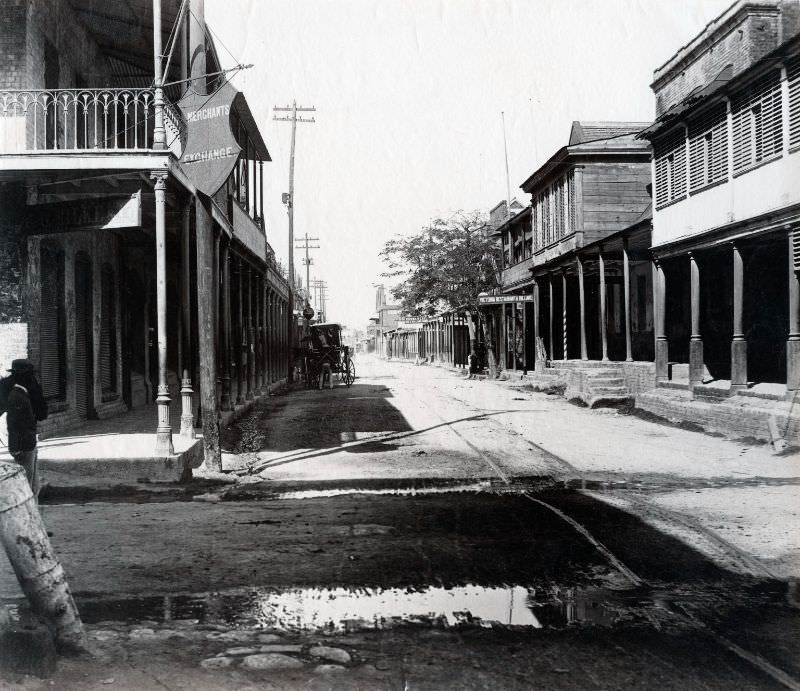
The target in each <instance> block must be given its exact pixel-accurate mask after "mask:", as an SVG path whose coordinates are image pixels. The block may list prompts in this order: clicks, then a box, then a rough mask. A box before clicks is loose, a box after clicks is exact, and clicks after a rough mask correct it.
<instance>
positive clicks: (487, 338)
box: [478, 312, 497, 379]
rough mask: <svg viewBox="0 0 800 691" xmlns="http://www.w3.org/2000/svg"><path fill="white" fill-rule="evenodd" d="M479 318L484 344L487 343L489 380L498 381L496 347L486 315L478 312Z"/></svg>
mask: <svg viewBox="0 0 800 691" xmlns="http://www.w3.org/2000/svg"><path fill="white" fill-rule="evenodd" d="M478 318H479V319H480V322H481V329H482V330H483V342H484V343H486V364H487V366H488V368H489V379H497V361H496V360H495V358H494V345H493V344H492V338H491V334H490V333H489V331H488V325H487V320H486V315H484V314H482V313H481V312H478Z"/></svg>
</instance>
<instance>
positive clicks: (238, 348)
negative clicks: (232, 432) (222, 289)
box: [233, 257, 247, 405]
mask: <svg viewBox="0 0 800 691" xmlns="http://www.w3.org/2000/svg"><path fill="white" fill-rule="evenodd" d="M236 269H237V271H238V285H239V293H238V300H237V301H236V302H237V303H238V304H237V305H236V307H237V310H236V312H237V318H236V332H235V335H234V341H233V347H234V350H235V352H236V405H244V401H245V387H246V386H247V383H246V379H245V374H246V372H245V370H246V369H247V354H246V353H245V350H244V340H245V333H244V329H245V326H244V304H243V303H244V266H243V262H242V258H241V257H236Z"/></svg>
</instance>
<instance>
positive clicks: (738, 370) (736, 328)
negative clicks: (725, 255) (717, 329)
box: [731, 244, 747, 391]
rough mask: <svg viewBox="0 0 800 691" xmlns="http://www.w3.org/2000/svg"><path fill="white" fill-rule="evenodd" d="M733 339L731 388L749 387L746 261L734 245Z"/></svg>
mask: <svg viewBox="0 0 800 691" xmlns="http://www.w3.org/2000/svg"><path fill="white" fill-rule="evenodd" d="M732 249H733V340H732V341H731V390H733V391H736V390H739V389H744V388H747V340H746V339H745V337H744V327H743V322H742V305H743V302H744V262H743V261H742V251H741V248H740V247H738V246H737V245H735V244H734V245H733V248H732Z"/></svg>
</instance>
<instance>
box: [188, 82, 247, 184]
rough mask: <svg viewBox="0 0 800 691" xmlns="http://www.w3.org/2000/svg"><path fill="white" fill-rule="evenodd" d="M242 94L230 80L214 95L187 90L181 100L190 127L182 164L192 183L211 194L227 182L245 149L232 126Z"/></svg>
mask: <svg viewBox="0 0 800 691" xmlns="http://www.w3.org/2000/svg"><path fill="white" fill-rule="evenodd" d="M238 94H239V92H238V91H237V90H236V89H235V88H234V87H233V86H231V85H230V84H228V83H227V82H226V83H225V84H223V85H222V86H221V87H220V88H219V89H217V91H215V92H214V93H213V94H211V95H210V96H209V95H207V94H195V93H187V94H186V95H185V96H184V97H183V98H182V99H181V100H180V101H179V103H178V105H179V107H180V109H181V111H182V112H183V116H184V118H185V120H186V127H187V133H186V146H185V147H184V150H183V155H182V156H181V158H180V162H181V167H182V168H183V170H184V172H185V173H186V175H187V177H188V178H189V180H190V181H191V182H192V184H193V185H194V186H195V187H196V188H197V189H198V190H200V191H201V192H203V193H204V194H207V195H208V196H209V197H211V196H213V195H214V194H216V193H217V192H218V191H219V189H220V187H222V185H224V184H225V181H226V180H227V179H228V176H229V175H230V174H231V172H232V171H233V168H234V166H235V165H236V161H237V160H238V158H239V153H240V152H241V150H242V148H241V147H240V146H239V144H238V142H237V141H236V135H235V134H234V131H233V127H232V126H231V111H232V110H233V101H234V99H235V98H236V96H237V95H238Z"/></svg>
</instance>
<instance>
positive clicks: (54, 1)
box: [25, 0, 111, 89]
mask: <svg viewBox="0 0 800 691" xmlns="http://www.w3.org/2000/svg"><path fill="white" fill-rule="evenodd" d="M27 4H28V16H27V22H28V32H27V43H26V52H27V57H28V63H27V79H28V83H27V84H26V85H25V86H26V87H27V88H39V89H41V88H44V50H45V39H46V40H48V41H50V43H52V44H53V46H54V47H55V48H56V50H57V51H58V56H59V83H58V85H59V87H60V88H62V89H68V88H72V87H75V86H76V83H77V78H78V77H81V78H82V79H84V80H85V82H86V83H87V85H88V86H107V85H109V77H110V72H111V71H110V68H109V65H108V62H107V61H106V59H105V57H104V56H103V55H102V54H101V53H100V50H99V48H98V47H97V44H96V43H95V42H94V40H93V39H92V38H91V37H90V35H89V34H88V33H87V32H86V30H85V29H84V28H83V26H82V25H81V24H80V23H79V22H78V19H77V17H76V15H75V13H74V12H73V10H72V8H71V7H70V5H69V3H68V2H66V0H28V3H27Z"/></svg>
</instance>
